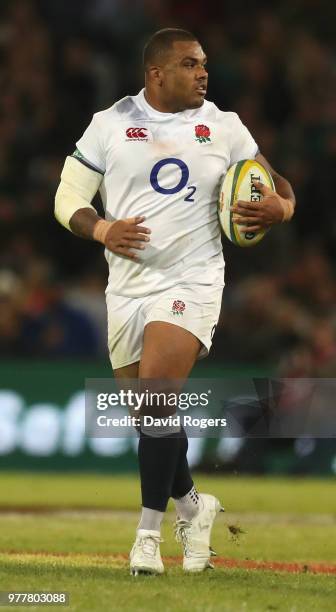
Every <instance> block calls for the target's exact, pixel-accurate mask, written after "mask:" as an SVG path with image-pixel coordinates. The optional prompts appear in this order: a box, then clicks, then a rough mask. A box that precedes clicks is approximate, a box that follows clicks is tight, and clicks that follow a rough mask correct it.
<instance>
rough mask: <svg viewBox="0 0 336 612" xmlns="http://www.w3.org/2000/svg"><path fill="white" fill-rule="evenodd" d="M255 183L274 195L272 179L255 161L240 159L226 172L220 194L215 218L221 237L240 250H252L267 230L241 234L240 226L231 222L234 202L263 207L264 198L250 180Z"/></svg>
mask: <svg viewBox="0 0 336 612" xmlns="http://www.w3.org/2000/svg"><path fill="white" fill-rule="evenodd" d="M254 179H256V180H257V181H260V182H261V183H264V185H267V186H268V187H270V188H271V189H272V191H275V189H274V183H273V179H272V177H271V175H270V173H269V172H268V170H266V168H264V166H262V165H261V164H260V163H259V162H257V161H256V160H255V159H243V160H242V161H239V162H237V163H236V164H234V165H233V166H231V168H229V170H228V172H227V174H226V175H225V177H224V179H223V181H222V183H221V186H220V190H219V202H218V214H219V220H220V224H221V226H222V228H223V232H224V234H225V235H226V236H227V237H228V238H229V240H231V242H234V244H236V245H238V246H241V247H250V246H254V245H255V244H257V243H258V242H260V240H262V238H263V237H264V236H265V234H266V232H267V231H268V229H265V230H262V231H260V232H243V231H242V229H241V228H242V227H244V226H242V225H237V224H236V223H234V222H233V220H232V216H233V212H232V210H230V207H231V206H233V205H234V204H235V202H237V200H245V201H246V202H253V203H257V204H260V206H262V199H263V196H262V194H261V193H260V191H258V189H257V188H256V187H255V185H254V183H253V180H254Z"/></svg>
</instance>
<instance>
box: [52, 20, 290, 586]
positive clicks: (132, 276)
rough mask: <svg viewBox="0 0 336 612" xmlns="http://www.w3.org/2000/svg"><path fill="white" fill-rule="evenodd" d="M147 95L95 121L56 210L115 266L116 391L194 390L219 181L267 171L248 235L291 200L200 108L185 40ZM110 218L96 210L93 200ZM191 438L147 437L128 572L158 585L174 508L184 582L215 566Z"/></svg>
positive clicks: (111, 332)
mask: <svg viewBox="0 0 336 612" xmlns="http://www.w3.org/2000/svg"><path fill="white" fill-rule="evenodd" d="M143 60H144V71H145V86H144V89H142V90H141V91H140V92H139V93H138V94H137V95H133V96H126V97H125V98H123V99H122V100H119V101H118V102H116V103H115V104H113V106H112V107H111V108H108V109H107V110H104V111H102V112H98V113H96V114H95V115H94V116H93V119H92V121H91V123H90V125H89V126H88V128H87V129H86V131H85V133H84V134H83V136H82V137H81V138H80V139H79V140H78V142H77V143H76V145H77V148H76V150H75V152H74V153H73V154H72V155H70V156H68V157H67V158H66V161H65V164H64V168H63V171H62V175H61V182H60V185H59V188H58V190H57V194H56V199H55V215H56V218H57V219H58V221H59V222H60V223H61V224H62V225H64V227H66V228H67V229H68V230H70V231H72V232H73V233H74V234H76V235H77V236H80V237H82V238H86V239H89V240H96V241H99V242H101V243H102V244H103V245H104V247H105V257H106V259H107V262H108V265H109V280H108V285H107V289H106V301H107V311H108V346H109V353H110V358H111V363H112V367H113V371H114V376H115V377H116V378H118V379H119V380H123V379H130V378H138V379H139V380H140V381H141V380H147V379H152V380H156V379H157V380H174V379H179V380H180V381H183V380H186V378H187V377H188V375H189V373H190V371H191V369H192V367H193V365H194V363H195V361H196V360H197V359H199V358H202V357H205V356H206V355H207V354H208V352H209V350H210V347H211V341H212V335H213V330H214V328H215V326H216V324H217V321H218V317H219V313H220V308H221V300H222V290H223V286H224V261H223V255H222V246H221V232H220V226H219V222H218V215H217V199H218V191H219V184H220V181H221V180H222V179H223V177H224V175H225V173H226V172H227V170H228V168H229V167H230V166H231V165H232V164H234V163H235V162H238V161H240V160H242V159H251V158H252V159H253V158H256V159H257V160H258V161H259V162H260V163H261V164H263V165H264V166H265V167H266V168H267V169H268V170H269V171H270V173H271V175H272V177H273V180H274V184H275V188H276V193H274V192H272V191H271V190H270V189H269V188H267V187H265V186H263V185H262V184H260V183H259V184H257V187H258V189H260V191H261V192H262V194H263V196H264V199H263V206H262V207H260V206H257V205H255V204H253V203H250V202H238V203H237V204H236V205H235V207H234V212H235V220H236V221H237V223H239V224H241V225H242V226H243V227H246V228H248V229H249V230H250V231H258V230H260V229H262V228H265V227H269V226H270V225H273V224H276V223H282V222H283V221H289V219H290V218H291V216H292V215H293V211H294V206H295V198H294V194H293V191H292V188H291V186H290V184H289V183H288V181H287V180H286V179H285V178H283V177H281V176H280V175H279V174H278V173H277V172H275V171H274V170H273V168H272V167H271V166H270V164H269V163H268V161H267V160H266V159H265V158H264V157H263V156H262V154H261V153H260V152H259V150H258V146H257V144H256V142H255V141H254V139H253V137H252V136H251V134H250V133H249V131H248V130H247V128H246V127H245V126H244V125H243V124H242V122H241V121H240V119H239V117H238V115H237V114H236V113H234V112H223V111H222V110H219V109H218V108H217V106H215V104H214V103H212V102H209V101H207V100H205V96H206V91H207V82H208V74H207V69H206V56H205V54H204V51H203V49H202V46H201V44H200V43H199V41H198V40H197V39H196V37H195V36H194V35H193V34H191V33H190V32H187V31H184V30H180V29H173V28H168V29H164V30H160V31H159V32H156V33H155V34H154V35H153V36H152V37H151V38H150V39H149V40H148V42H147V44H146V45H145V48H144V55H143ZM98 190H99V191H100V195H101V198H102V201H103V205H104V209H105V218H104V219H102V218H100V217H99V216H98V215H97V212H96V210H95V209H94V207H93V206H92V204H91V201H92V199H93V197H94V195H95V194H96V192H97V191H98ZM187 449H188V441H187V438H186V435H185V432H184V431H183V430H179V431H170V430H167V431H163V432H161V435H156V434H154V435H153V434H152V432H151V431H146V430H145V428H141V431H140V439H139V452H138V456H139V469H140V479H141V492H142V513H141V518H140V522H139V525H138V529H137V533H136V538H135V543H134V546H133V548H132V551H131V554H130V565H131V573H133V574H134V575H136V574H137V573H140V572H148V573H153V574H160V573H162V572H163V571H164V567H163V563H162V559H161V555H160V542H161V538H160V525H161V521H162V518H163V516H164V512H165V510H166V507H167V503H168V500H169V498H170V497H172V498H173V500H174V502H175V506H176V511H177V522H176V534H177V539H178V540H179V541H180V542H181V543H182V545H183V549H184V557H183V568H184V570H185V571H190V572H193V571H202V570H204V569H206V568H207V567H210V566H211V564H210V557H211V549H210V533H211V528H212V525H213V522H214V519H215V517H216V515H217V513H218V512H219V511H220V509H221V504H220V503H219V501H218V500H217V499H216V498H215V497H214V496H212V495H207V494H202V493H198V492H197V490H196V488H195V486H194V483H193V480H192V477H191V474H190V470H189V467H188V462H187Z"/></svg>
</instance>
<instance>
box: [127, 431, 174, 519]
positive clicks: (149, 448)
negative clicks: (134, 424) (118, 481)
mask: <svg viewBox="0 0 336 612" xmlns="http://www.w3.org/2000/svg"><path fill="white" fill-rule="evenodd" d="M182 442H183V439H181V433H175V434H171V435H168V436H159V437H151V436H148V435H146V434H144V433H143V432H140V440H139V448H138V458H139V470H140V479H141V495H142V505H143V506H144V507H145V508H152V509H153V510H159V511H160V512H165V511H166V508H167V504H168V500H169V498H170V497H171V496H172V489H173V483H174V480H175V477H176V469H177V465H178V463H179V461H180V448H181V445H182Z"/></svg>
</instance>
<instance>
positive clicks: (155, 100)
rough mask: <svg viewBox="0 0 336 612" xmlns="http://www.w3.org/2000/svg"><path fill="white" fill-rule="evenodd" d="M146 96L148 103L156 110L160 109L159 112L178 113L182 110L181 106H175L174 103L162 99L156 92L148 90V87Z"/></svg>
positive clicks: (145, 92)
mask: <svg viewBox="0 0 336 612" xmlns="http://www.w3.org/2000/svg"><path fill="white" fill-rule="evenodd" d="M144 96H145V100H146V102H147V104H149V106H151V107H152V108H153V109H154V110H156V111H159V113H178V112H180V111H181V110H182V109H181V108H176V107H175V108H174V107H173V105H172V104H169V103H167V102H165V101H164V100H161V99H160V98H159V97H158V96H157V95H156V94H155V93H154V92H152V91H148V89H147V88H145V91H144Z"/></svg>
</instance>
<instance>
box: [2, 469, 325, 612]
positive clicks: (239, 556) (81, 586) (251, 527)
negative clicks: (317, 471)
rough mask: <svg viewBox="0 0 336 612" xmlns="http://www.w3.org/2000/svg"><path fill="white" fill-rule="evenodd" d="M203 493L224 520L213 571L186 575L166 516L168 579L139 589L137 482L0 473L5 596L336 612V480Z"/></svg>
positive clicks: (264, 482)
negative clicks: (134, 570) (134, 554)
mask: <svg viewBox="0 0 336 612" xmlns="http://www.w3.org/2000/svg"><path fill="white" fill-rule="evenodd" d="M195 482H196V484H197V487H198V488H199V490H201V491H205V492H211V493H214V494H215V495H217V496H218V497H219V498H220V500H221V501H222V502H223V504H224V506H225V508H226V510H227V512H226V513H225V514H220V515H219V516H218V517H217V519H216V524H215V527H214V529H213V535H212V545H213V547H214V549H215V550H216V552H217V554H218V558H217V559H216V560H215V565H216V568H215V570H213V571H211V570H208V571H207V572H205V573H203V574H197V575H185V574H184V573H183V572H182V569H181V550H180V547H179V545H178V544H177V543H176V542H175V541H174V538H173V529H172V523H173V520H174V515H173V512H172V510H173V507H172V506H170V507H169V513H168V514H167V516H166V519H165V522H164V525H163V538H164V543H163V544H162V547H161V551H162V555H163V557H164V559H165V566H166V573H165V575H163V576H161V577H146V576H144V577H137V578H133V577H131V576H129V573H128V564H127V555H128V552H129V550H130V547H131V544H132V542H133V538H134V531H135V528H136V525H137V520H138V510H139V507H140V499H139V490H138V481H137V478H136V477H134V476H123V477H121V476H120V477H116V476H111V477H109V476H105V475H104V476H102V475H94V474H67V475H57V474H45V475H38V474H29V473H27V474H23V473H20V474H19V473H18V474H16V473H9V472H8V473H0V591H5V590H16V591H28V590H29V591H60V590H64V591H68V592H69V595H70V606H69V608H65V609H69V610H79V611H81V610H90V611H97V612H98V611H103V610H104V611H105V610H107V611H118V612H119V611H121V610H123V611H125V612H142V611H145V610H146V611H150V612H151V611H153V612H154V610H155V611H156V610H158V609H160V611H161V612H170V611H171V612H173V611H174V612H179V611H188V612H190V610H195V611H197V612H215V611H216V612H217V611H228V612H240V611H241V612H245V611H248V612H261V611H265V612H266V611H279V612H282V611H283V612H305V611H306V610H309V611H315V610H316V611H318V612H324V611H325V610H330V611H331V610H335V609H336V580H335V578H336V493H335V483H334V481H333V480H332V479H326V480H323V479H320V480H319V479H316V480H314V479H286V478H278V479H276V478H263V477H258V478H257V477H256V478H246V477H240V476H237V477H224V476H218V477H210V476H204V475H202V476H199V477H197V476H196V477H195ZM235 532H238V533H235ZM15 608H16V609H22V610H26V609H27V608H23V607H21V606H20V607H15ZM52 608H53V609H54V606H53V607H52ZM0 609H1V610H9V609H10V608H9V607H1V608H0ZM28 609H30V610H35V609H38V608H37V607H35V606H29V608H28ZM59 609H62V608H61V607H59Z"/></svg>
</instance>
